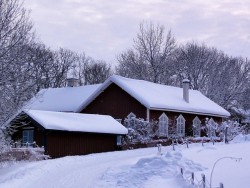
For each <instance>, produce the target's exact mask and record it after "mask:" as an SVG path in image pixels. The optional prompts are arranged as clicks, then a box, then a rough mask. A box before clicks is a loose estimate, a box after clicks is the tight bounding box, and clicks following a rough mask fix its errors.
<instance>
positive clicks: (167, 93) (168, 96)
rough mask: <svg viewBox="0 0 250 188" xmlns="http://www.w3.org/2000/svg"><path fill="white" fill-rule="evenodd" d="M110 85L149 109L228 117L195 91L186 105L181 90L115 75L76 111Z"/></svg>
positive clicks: (190, 94)
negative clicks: (115, 86) (118, 88)
mask: <svg viewBox="0 0 250 188" xmlns="http://www.w3.org/2000/svg"><path fill="white" fill-rule="evenodd" d="M112 83H115V84H116V85H118V86H119V87H120V88H122V89H123V90H125V91H126V92H127V93H129V94H130V95H131V96H132V97H134V98H135V99H136V100H138V101H139V102H140V103H141V104H142V105H144V106H145V107H147V108H149V109H154V110H163V111H176V112H183V113H192V114H204V115H212V116H219V117H228V116H230V113H229V112H228V111H226V110H225V109H224V108H222V107H221V106H219V105H218V104H216V103H215V102H213V101H212V100H210V99H209V98H207V97H206V96H204V95H203V94H202V93H201V92H199V91H197V90H189V103H187V102H186V101H185V100H184V99H183V89H182V88H179V87H173V86H166V85H162V84H156V83H152V82H149V81H145V80H135V79H130V78H124V77H121V76H117V75H113V76H111V77H110V78H109V79H108V80H106V81H105V82H104V83H103V85H101V86H100V87H99V88H98V89H97V90H96V91H95V92H93V94H92V95H91V96H90V97H89V98H88V99H87V100H86V101H85V102H83V104H82V105H81V106H80V108H79V109H78V110H77V111H80V110H82V109H83V108H85V107H86V106H87V105H88V104H89V103H90V102H91V101H92V100H94V99H95V98H96V97H97V96H98V95H99V94H100V93H101V92H102V91H103V90H105V89H106V88H107V87H108V86H109V85H110V84H112Z"/></svg>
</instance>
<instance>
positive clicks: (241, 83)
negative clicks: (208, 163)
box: [0, 0, 250, 125]
mask: <svg viewBox="0 0 250 188" xmlns="http://www.w3.org/2000/svg"><path fill="white" fill-rule="evenodd" d="M0 15H1V16H0V71H1V75H0V125H1V124H3V123H4V122H5V121H6V120H7V119H8V118H9V117H10V116H12V115H13V114H14V113H15V112H16V110H17V109H19V108H20V107H22V105H23V104H24V103H25V102H26V101H28V100H29V99H30V98H31V97H32V96H34V95H35V94H36V93H37V92H38V91H39V90H41V89H43V88H49V87H64V86H65V85H66V79H67V77H74V78H77V79H78V80H79V85H87V84H97V83H102V82H104V81H105V80H106V79H107V78H108V77H109V76H110V75H112V74H118V75H121V76H125V77H129V78H135V79H143V80H148V81H151V82H155V83H160V84H166V85H172V86H179V87H180V86H181V83H182V79H184V78H188V79H189V80H190V81H191V88H192V89H196V90H199V91H201V92H202V93H203V94H204V95H206V96H207V97H209V98H210V99H212V100H213V101H215V102H217V103H218V104H220V105H222V106H223V107H225V108H226V109H230V108H233V107H237V108H239V107H240V108H245V109H248V108H250V100H249V97H250V62H249V60H248V59H245V58H242V57H232V56H229V55H227V54H225V53H224V52H222V51H219V50H218V49H216V48H213V47H208V46H206V45H205V44H199V43H196V42H188V43H186V44H178V43H177V41H176V39H175V37H174V35H173V34H172V33H171V31H170V30H169V31H168V32H166V33H165V29H164V27H163V26H161V25H156V24H154V23H152V22H143V23H141V24H140V26H139V31H138V34H137V36H136V37H135V38H134V44H133V46H132V47H131V48H129V49H127V50H126V51H124V52H121V53H120V54H119V55H118V57H117V64H116V66H115V69H112V67H111V65H110V64H108V63H107V62H105V61H103V60H96V59H94V58H92V57H89V56H87V55H86V54H85V53H84V52H82V53H76V52H74V51H72V50H70V49H65V48H59V49H57V50H52V49H50V48H49V47H48V46H46V45H45V44H43V43H42V42H41V41H39V40H38V39H37V37H36V35H35V32H34V27H33V23H32V21H31V20H30V17H29V13H28V11H27V10H26V9H25V7H24V6H23V4H22V2H21V1H20V0H2V1H0Z"/></svg>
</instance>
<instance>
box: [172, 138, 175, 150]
mask: <svg viewBox="0 0 250 188" xmlns="http://www.w3.org/2000/svg"><path fill="white" fill-rule="evenodd" d="M172 146H173V150H174V151H175V149H174V140H172Z"/></svg>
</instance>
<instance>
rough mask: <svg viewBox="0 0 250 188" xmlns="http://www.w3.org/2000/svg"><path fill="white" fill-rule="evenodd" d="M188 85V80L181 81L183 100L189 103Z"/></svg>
mask: <svg viewBox="0 0 250 188" xmlns="http://www.w3.org/2000/svg"><path fill="white" fill-rule="evenodd" d="M189 83H190V81H189V80H188V79H184V80H182V84H183V99H184V100H185V101H186V102H187V103H189Z"/></svg>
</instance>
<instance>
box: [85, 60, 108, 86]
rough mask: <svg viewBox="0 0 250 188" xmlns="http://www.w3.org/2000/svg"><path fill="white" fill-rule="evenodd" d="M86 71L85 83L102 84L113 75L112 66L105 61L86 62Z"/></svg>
mask: <svg viewBox="0 0 250 188" xmlns="http://www.w3.org/2000/svg"><path fill="white" fill-rule="evenodd" d="M83 72H84V83H85V84H86V85H88V84H100V83H103V82H104V81H105V80H106V79H107V78H108V77H110V76H111V66H110V65H108V64H107V63H106V62H105V61H92V62H90V63H87V64H86V67H85V69H84V70H83Z"/></svg>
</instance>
